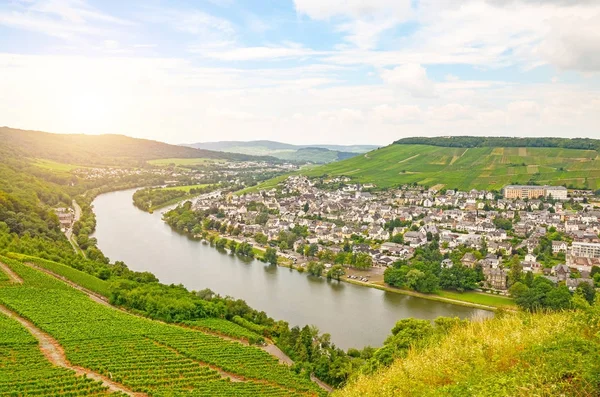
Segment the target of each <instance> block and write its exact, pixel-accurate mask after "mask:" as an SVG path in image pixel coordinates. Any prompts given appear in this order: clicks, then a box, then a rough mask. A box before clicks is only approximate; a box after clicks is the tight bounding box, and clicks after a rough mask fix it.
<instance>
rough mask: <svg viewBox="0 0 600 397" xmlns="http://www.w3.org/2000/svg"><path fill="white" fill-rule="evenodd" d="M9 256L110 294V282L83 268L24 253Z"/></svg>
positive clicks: (88, 287)
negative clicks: (84, 270) (78, 268)
mask: <svg viewBox="0 0 600 397" xmlns="http://www.w3.org/2000/svg"><path fill="white" fill-rule="evenodd" d="M9 256H10V257H11V258H14V259H17V260H19V261H22V262H28V263H32V264H34V265H36V266H39V267H41V268H43V269H46V270H49V271H51V272H52V273H55V274H58V275H60V276H63V277H65V278H67V279H69V280H71V281H73V282H74V283H76V284H78V285H81V286H82V287H84V288H87V289H89V290H90V291H94V292H96V293H98V294H100V295H103V296H106V297H108V296H109V295H110V289H109V285H108V282H106V281H104V280H101V279H99V278H98V277H95V276H92V275H91V274H88V273H85V272H83V271H81V270H77V269H74V268H72V267H70V266H66V265H63V264H62V263H57V262H53V261H49V260H45V259H41V258H36V257H33V256H28V255H23V254H14V253H11V254H9Z"/></svg>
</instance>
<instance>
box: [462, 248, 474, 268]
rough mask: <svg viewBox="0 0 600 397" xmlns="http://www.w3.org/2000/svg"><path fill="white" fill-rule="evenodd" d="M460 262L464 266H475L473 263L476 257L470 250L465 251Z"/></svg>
mask: <svg viewBox="0 0 600 397" xmlns="http://www.w3.org/2000/svg"><path fill="white" fill-rule="evenodd" d="M461 262H462V264H463V265H464V266H466V267H469V268H471V269H472V268H474V267H475V263H476V262H477V259H476V258H475V255H473V254H472V253H471V252H467V253H466V254H465V255H464V256H463V257H462V259H461Z"/></svg>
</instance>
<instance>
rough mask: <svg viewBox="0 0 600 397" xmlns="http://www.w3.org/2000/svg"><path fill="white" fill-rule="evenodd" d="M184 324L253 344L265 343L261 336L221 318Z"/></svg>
mask: <svg viewBox="0 0 600 397" xmlns="http://www.w3.org/2000/svg"><path fill="white" fill-rule="evenodd" d="M183 324H185V325H187V326H190V327H196V328H198V329H200V330H207V331H210V332H215V333H218V334H221V335H225V336H230V337H232V338H236V339H243V340H247V341H248V342H250V343H252V344H256V343H261V342H263V341H264V338H263V337H262V336H260V335H259V334H257V333H255V332H252V331H250V330H248V329H246V328H244V327H242V326H240V325H237V324H235V323H233V322H231V321H227V320H224V319H220V318H203V319H201V320H194V321H186V322H184V323H183Z"/></svg>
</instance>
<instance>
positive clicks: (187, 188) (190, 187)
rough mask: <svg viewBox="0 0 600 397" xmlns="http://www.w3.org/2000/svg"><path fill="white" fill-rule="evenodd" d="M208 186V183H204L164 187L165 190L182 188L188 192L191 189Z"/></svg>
mask: <svg viewBox="0 0 600 397" xmlns="http://www.w3.org/2000/svg"><path fill="white" fill-rule="evenodd" d="M207 186H209V185H208V184H204V185H186V186H171V187H166V188H164V189H165V190H183V191H184V192H187V193H189V192H190V190H192V189H200V188H203V187H207Z"/></svg>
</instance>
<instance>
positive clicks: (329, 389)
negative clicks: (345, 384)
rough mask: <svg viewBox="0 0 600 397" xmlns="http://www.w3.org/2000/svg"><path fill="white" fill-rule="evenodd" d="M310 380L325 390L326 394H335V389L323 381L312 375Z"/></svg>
mask: <svg viewBox="0 0 600 397" xmlns="http://www.w3.org/2000/svg"><path fill="white" fill-rule="evenodd" d="M310 380H312V381H313V382H315V383H316V384H317V385H318V386H319V387H320V388H321V389H323V390H325V391H326V392H328V393H331V392H333V387H331V386H329V385H328V384H327V383H325V382H323V381H322V380H321V379H319V378H317V377H316V376H314V375H313V374H310Z"/></svg>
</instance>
